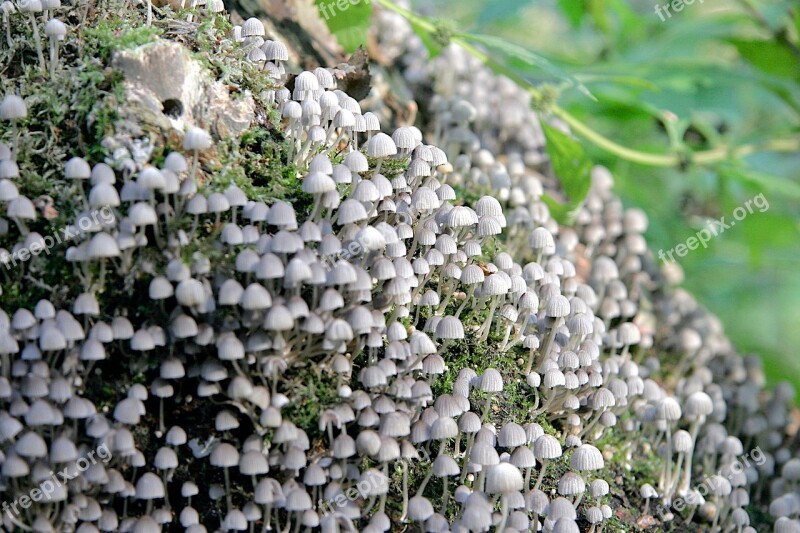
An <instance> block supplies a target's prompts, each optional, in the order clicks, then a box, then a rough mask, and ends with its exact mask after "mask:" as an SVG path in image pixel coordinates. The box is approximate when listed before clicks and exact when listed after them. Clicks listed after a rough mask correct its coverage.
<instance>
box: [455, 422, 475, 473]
mask: <svg viewBox="0 0 800 533" xmlns="http://www.w3.org/2000/svg"><path fill="white" fill-rule="evenodd" d="M474 443H475V434H474V433H470V434H469V435H467V448H466V449H465V450H464V466H463V467H462V468H461V478H459V479H460V481H461V483H464V480H465V479H467V465H468V464H469V454H470V453H471V452H472V445H473V444H474Z"/></svg>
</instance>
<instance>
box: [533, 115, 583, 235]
mask: <svg viewBox="0 0 800 533" xmlns="http://www.w3.org/2000/svg"><path fill="white" fill-rule="evenodd" d="M542 128H543V129H544V134H545V138H546V139H547V144H546V146H547V153H548V155H549V156H550V162H551V164H552V165H553V173H554V174H555V175H556V178H558V179H559V181H561V185H562V187H563V189H564V194H565V195H566V197H567V201H566V203H561V202H558V201H556V200H555V199H553V198H551V197H549V196H547V195H545V196H544V197H543V198H542V199H543V200H544V202H545V203H546V204H547V206H548V207H549V208H550V213H551V214H552V215H553V217H554V218H555V219H556V220H557V221H558V222H559V223H560V224H572V222H573V221H574V219H575V215H577V212H578V209H580V207H581V205H582V204H583V201H584V200H585V199H586V195H587V194H588V193H589V188H590V187H591V185H592V177H591V172H592V162H591V161H589V159H588V158H587V157H586V154H585V153H584V151H583V147H582V146H581V145H580V143H579V142H578V141H576V140H575V139H573V138H572V137H570V136H569V135H567V134H565V133H563V132H562V131H561V130H559V129H558V128H555V127H553V126H550V125H549V124H547V123H542Z"/></svg>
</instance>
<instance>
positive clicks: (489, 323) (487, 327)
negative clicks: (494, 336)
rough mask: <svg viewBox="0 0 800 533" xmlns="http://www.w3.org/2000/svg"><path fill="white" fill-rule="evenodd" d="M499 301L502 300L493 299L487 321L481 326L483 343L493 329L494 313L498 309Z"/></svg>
mask: <svg viewBox="0 0 800 533" xmlns="http://www.w3.org/2000/svg"><path fill="white" fill-rule="evenodd" d="M499 301H500V299H499V298H498V297H494V298H492V304H491V306H490V307H489V314H487V315H486V320H484V321H483V324H481V329H480V332H481V335H480V340H481V342H484V341H486V339H487V338H489V331H490V330H491V329H492V319H493V318H494V312H495V310H496V309H497V303H498V302H499Z"/></svg>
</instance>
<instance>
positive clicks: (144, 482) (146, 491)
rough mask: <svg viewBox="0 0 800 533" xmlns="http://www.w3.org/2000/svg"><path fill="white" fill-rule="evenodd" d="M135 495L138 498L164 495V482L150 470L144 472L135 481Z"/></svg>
mask: <svg viewBox="0 0 800 533" xmlns="http://www.w3.org/2000/svg"><path fill="white" fill-rule="evenodd" d="M136 497H137V498H138V499H140V500H155V499H158V498H163V497H164V484H163V483H162V482H161V478H159V477H158V476H157V475H155V474H153V473H152V472H145V473H144V474H142V477H140V478H139V480H138V481H137V482H136Z"/></svg>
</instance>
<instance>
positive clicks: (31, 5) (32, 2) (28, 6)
mask: <svg viewBox="0 0 800 533" xmlns="http://www.w3.org/2000/svg"><path fill="white" fill-rule="evenodd" d="M19 9H20V11H21V12H23V13H27V14H28V19H29V20H30V23H31V28H32V29H33V41H34V42H35V43H36V55H37V56H38V57H39V68H41V69H42V72H47V65H46V64H45V61H44V53H43V52H42V39H41V38H40V37H39V26H38V24H37V23H36V17H35V16H34V14H35V13H41V12H42V11H43V9H44V8H43V6H42V2H41V0H28V1H27V2H22V3H21V4H20V6H19Z"/></svg>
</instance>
